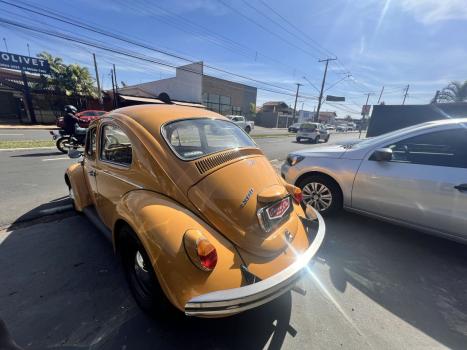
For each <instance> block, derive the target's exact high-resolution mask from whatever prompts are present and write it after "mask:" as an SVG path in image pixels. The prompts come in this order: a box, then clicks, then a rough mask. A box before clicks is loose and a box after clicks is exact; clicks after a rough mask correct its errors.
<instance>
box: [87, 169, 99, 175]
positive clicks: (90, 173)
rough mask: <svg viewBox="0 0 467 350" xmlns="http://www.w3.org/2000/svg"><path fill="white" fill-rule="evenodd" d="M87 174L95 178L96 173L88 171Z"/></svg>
mask: <svg viewBox="0 0 467 350" xmlns="http://www.w3.org/2000/svg"><path fill="white" fill-rule="evenodd" d="M88 174H89V175H90V176H96V175H97V173H96V171H95V170H89V171H88Z"/></svg>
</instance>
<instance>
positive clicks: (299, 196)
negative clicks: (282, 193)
mask: <svg viewBox="0 0 467 350" xmlns="http://www.w3.org/2000/svg"><path fill="white" fill-rule="evenodd" d="M292 195H293V199H294V201H295V202H296V203H297V204H300V203H301V202H302V200H303V193H302V190H301V189H300V188H298V187H295V186H294V189H293V194H292Z"/></svg>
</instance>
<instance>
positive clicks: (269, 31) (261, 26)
mask: <svg viewBox="0 0 467 350" xmlns="http://www.w3.org/2000/svg"><path fill="white" fill-rule="evenodd" d="M218 1H219V2H221V3H222V4H223V5H224V6H225V7H227V8H229V9H230V10H232V11H233V12H235V13H237V14H238V15H240V16H241V17H243V18H244V19H246V20H247V21H248V22H251V23H253V24H254V25H256V26H257V27H259V28H261V29H262V30H264V31H265V32H267V33H269V34H271V35H273V36H275V37H277V38H279V39H280V40H282V41H283V42H285V43H287V44H288V45H290V46H293V47H295V48H296V49H299V50H300V51H302V52H304V53H306V54H307V55H310V56H311V57H314V58H318V56H316V55H314V54H313V53H311V52H309V51H307V50H305V49H304V48H303V47H301V46H298V45H295V44H294V43H292V42H291V41H289V40H287V39H285V38H284V37H283V36H281V35H279V34H277V33H274V32H273V31H271V30H269V29H268V28H267V27H265V26H263V25H262V24H261V23H258V22H257V21H255V20H254V19H252V18H251V17H248V16H247V15H245V14H243V13H242V12H240V11H239V10H237V9H236V8H235V7H233V6H231V5H229V4H227V3H226V2H225V1H224V0H218Z"/></svg>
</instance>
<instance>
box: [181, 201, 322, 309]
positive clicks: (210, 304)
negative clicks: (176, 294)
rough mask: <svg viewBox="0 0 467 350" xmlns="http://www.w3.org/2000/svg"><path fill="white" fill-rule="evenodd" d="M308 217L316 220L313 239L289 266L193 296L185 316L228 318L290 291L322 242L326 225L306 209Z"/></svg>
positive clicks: (314, 213)
mask: <svg viewBox="0 0 467 350" xmlns="http://www.w3.org/2000/svg"><path fill="white" fill-rule="evenodd" d="M309 210H312V212H309ZM307 216H308V217H313V216H314V217H316V220H317V221H318V224H319V226H318V229H317V232H316V233H313V234H314V237H313V239H312V240H311V243H310V246H309V247H308V249H307V250H306V251H305V252H304V253H303V254H301V255H300V256H298V257H297V260H296V261H295V262H294V263H293V264H292V265H290V266H289V267H287V268H286V269H284V270H282V271H281V272H279V273H278V274H276V275H274V276H271V277H269V278H267V279H265V280H262V281H260V282H257V283H254V284H250V285H247V286H244V287H239V288H233V289H226V290H220V291H216V292H211V293H207V294H202V295H199V296H197V297H194V298H192V299H190V300H189V301H188V302H187V303H186V305H185V314H186V315H188V316H199V317H222V316H229V315H233V314H237V313H239V312H242V311H245V310H248V309H252V308H254V307H257V306H259V305H262V304H265V303H267V302H269V301H271V300H273V299H275V298H277V297H279V296H280V295H282V294H284V293H285V292H287V291H289V290H290V289H292V288H293V287H294V285H295V283H296V282H297V280H298V279H299V278H300V277H301V275H302V272H303V271H304V270H306V268H307V266H308V263H309V262H310V261H311V259H312V258H313V257H314V256H315V255H316V252H317V251H318V249H319V247H320V246H321V243H322V242H323V239H324V233H325V224H324V220H323V218H322V217H321V215H320V214H319V213H317V212H316V211H315V210H314V209H312V208H311V207H309V208H308V209H307ZM303 220H304V221H306V222H307V223H308V224H310V223H313V222H314V220H310V219H303ZM307 230H308V229H307ZM310 239H311V238H310Z"/></svg>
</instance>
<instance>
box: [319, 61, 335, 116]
mask: <svg viewBox="0 0 467 350" xmlns="http://www.w3.org/2000/svg"><path fill="white" fill-rule="evenodd" d="M335 60H337V57H336V58H326V59H325V60H319V61H318V62H326V66H325V68H324V75H323V81H322V82H321V90H320V92H319V98H318V108H317V109H316V114H315V122H318V121H319V111H320V110H321V101H322V99H323V90H324V84H326V74H327V73H328V64H329V61H335Z"/></svg>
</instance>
